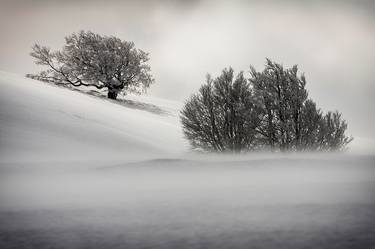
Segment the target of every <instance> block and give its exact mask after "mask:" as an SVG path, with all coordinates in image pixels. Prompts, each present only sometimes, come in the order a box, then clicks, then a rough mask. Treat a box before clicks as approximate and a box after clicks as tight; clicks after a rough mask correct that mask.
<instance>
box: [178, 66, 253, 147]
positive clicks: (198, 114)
mask: <svg viewBox="0 0 375 249" xmlns="http://www.w3.org/2000/svg"><path fill="white" fill-rule="evenodd" d="M256 108H257V107H256V105H255V104H254V102H253V99H252V90H251V88H250V85H249V83H248V82H247V80H246V78H245V77H244V75H243V73H242V72H241V73H239V74H238V75H237V77H234V72H233V69H232V68H229V69H224V70H223V71H222V74H221V75H220V76H219V77H217V78H216V79H212V78H211V77H210V76H209V75H208V76H207V79H206V84H204V85H203V86H202V87H201V88H200V90H199V92H198V93H197V94H195V95H193V96H191V98H190V99H189V100H188V101H187V103H186V105H185V107H184V109H183V110H182V112H181V122H182V125H183V131H184V134H185V136H186V137H187V138H188V139H189V141H190V143H191V145H192V147H193V148H196V149H203V150H208V151H222V152H223V151H236V152H240V151H243V150H249V149H250V148H252V147H254V146H255V135H256V132H255V130H254V128H255V127H257V125H258V123H257V122H258V118H257V112H256V110H255V109H256Z"/></svg>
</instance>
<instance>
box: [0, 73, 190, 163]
mask: <svg viewBox="0 0 375 249" xmlns="http://www.w3.org/2000/svg"><path fill="white" fill-rule="evenodd" d="M0 87H1V89H2V90H1V92H0V123H1V126H0V138H1V139H0V158H1V161H3V162H19V161H34V162H35V161H77V160H78V161H80V160H105V159H111V160H117V159H118V160H122V161H123V160H125V159H126V160H132V159H133V158H135V157H139V156H141V157H142V158H148V157H165V156H174V155H179V154H180V153H183V152H185V151H187V150H188V144H187V142H186V141H185V139H184V138H183V134H182V130H181V126H180V124H179V118H178V112H179V108H180V107H181V103H179V102H174V101H168V100H163V99H157V98H152V97H144V96H127V97H125V99H124V100H123V101H122V103H117V102H116V101H111V100H108V99H104V98H99V97H95V96H89V95H86V94H83V93H81V92H77V91H72V90H70V89H65V88H62V87H58V86H54V85H50V84H47V83H42V82H39V81H36V80H32V79H27V78H25V77H22V76H18V75H13V74H10V73H5V72H0Z"/></svg>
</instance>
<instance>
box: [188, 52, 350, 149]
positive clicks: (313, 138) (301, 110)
mask: <svg viewBox="0 0 375 249" xmlns="http://www.w3.org/2000/svg"><path fill="white" fill-rule="evenodd" d="M305 87H306V79H305V77H304V75H303V74H302V75H298V67H297V66H293V67H291V68H284V67H283V66H282V65H281V64H278V63H275V62H272V61H271V60H269V59H267V62H266V65H265V69H264V70H263V71H261V72H258V71H256V70H255V69H254V68H253V67H251V68H250V76H249V78H245V76H244V73H243V72H240V73H239V74H238V75H237V76H235V75H234V71H233V69H232V68H229V69H224V70H223V71H222V73H221V75H220V76H219V77H217V78H215V79H212V78H211V76H210V75H208V76H207V80H206V83H205V84H204V85H202V86H201V88H200V89H199V91H198V93H196V94H194V95H192V96H191V97H190V99H189V100H188V101H187V102H186V104H185V106H184V108H183V110H182V111H181V122H182V126H183V131H184V134H185V136H186V137H187V139H188V140H189V141H190V143H191V145H192V147H193V148H194V149H200V150H204V151H236V152H240V151H249V150H261V149H262V150H264V149H267V150H272V151H290V150H292V151H297V150H298V151H300V150H315V151H316V150H317V151H328V150H329V151H330V150H342V149H344V148H345V147H346V145H347V144H348V143H349V142H350V141H351V140H352V138H351V137H348V136H346V135H345V131H346V129H347V123H346V121H345V120H343V119H342V116H341V113H339V112H338V111H335V112H327V113H326V114H323V112H322V111H321V110H320V109H319V108H317V107H316V104H315V102H314V101H313V100H311V99H309V98H308V92H307V90H306V88H305Z"/></svg>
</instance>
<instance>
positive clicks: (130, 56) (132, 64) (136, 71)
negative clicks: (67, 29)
mask: <svg viewBox="0 0 375 249" xmlns="http://www.w3.org/2000/svg"><path fill="white" fill-rule="evenodd" d="M65 42H66V44H65V46H64V47H63V48H62V50H60V51H51V49H50V48H48V47H45V46H40V45H38V44H35V45H34V46H33V51H32V52H31V54H30V55H31V56H32V57H34V58H35V63H36V64H38V65H43V66H47V68H48V69H47V70H45V71H42V72H40V73H39V74H36V75H34V74H28V75H27V76H28V77H30V78H33V79H38V80H41V81H47V82H53V83H58V84H68V85H72V86H75V87H79V86H86V87H95V88H97V89H106V90H107V91H108V98H110V99H116V98H117V95H118V93H119V92H121V91H133V92H134V91H135V92H140V91H143V90H144V89H146V88H147V87H149V86H150V84H152V83H153V78H152V75H151V69H150V66H149V65H148V64H147V62H148V60H149V58H148V54H147V53H146V52H143V51H142V50H139V49H136V48H135V46H134V43H133V42H128V41H122V40H121V39H119V38H116V37H113V36H109V37H108V36H101V35H98V34H95V33H93V32H90V31H80V32H79V33H78V34H75V33H73V34H72V35H70V36H68V37H66V38H65Z"/></svg>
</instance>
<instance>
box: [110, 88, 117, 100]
mask: <svg viewBox="0 0 375 249" xmlns="http://www.w3.org/2000/svg"><path fill="white" fill-rule="evenodd" d="M117 94H118V93H117V92H114V91H110V90H108V95H107V96H108V98H109V99H116V98H117Z"/></svg>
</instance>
